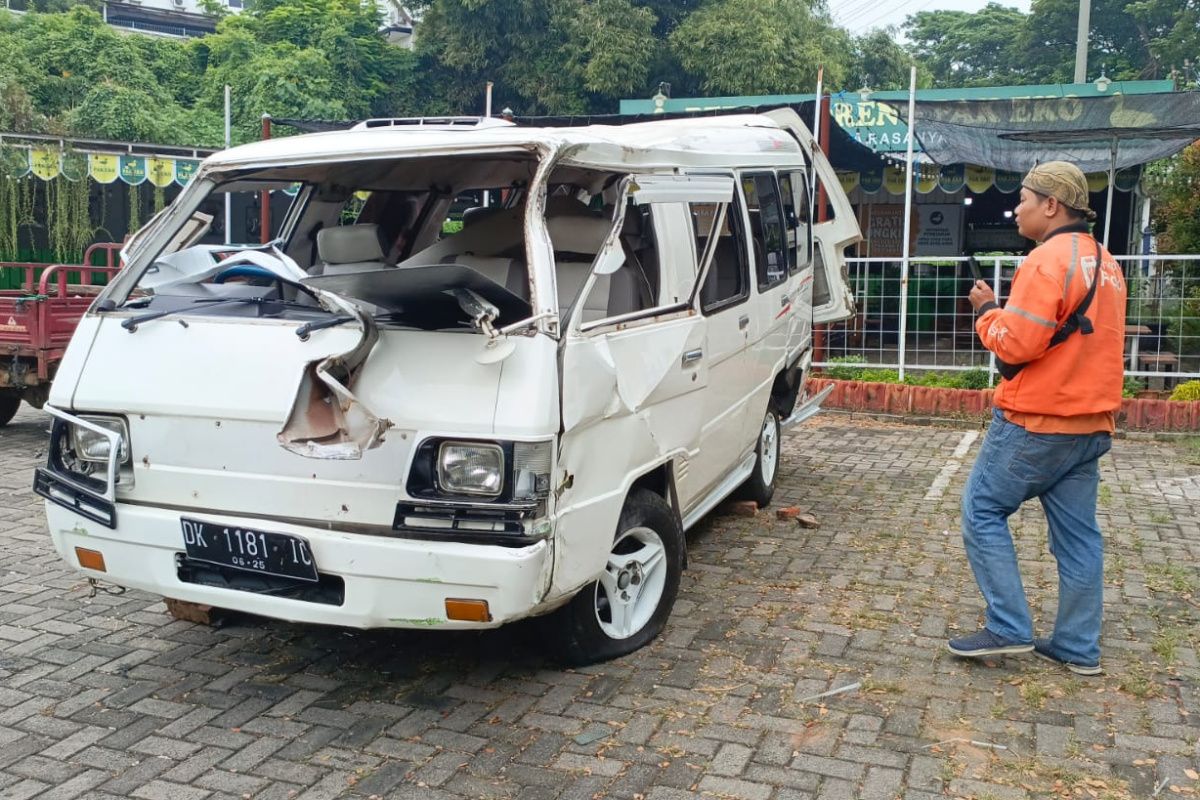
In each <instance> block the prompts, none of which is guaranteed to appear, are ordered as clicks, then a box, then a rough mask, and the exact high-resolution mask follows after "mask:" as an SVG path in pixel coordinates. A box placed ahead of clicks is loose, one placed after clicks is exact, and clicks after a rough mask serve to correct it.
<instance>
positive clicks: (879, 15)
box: [828, 0, 1030, 34]
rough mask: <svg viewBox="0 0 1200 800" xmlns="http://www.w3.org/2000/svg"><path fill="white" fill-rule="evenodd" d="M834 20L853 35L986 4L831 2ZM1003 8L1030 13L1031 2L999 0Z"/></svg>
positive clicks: (967, 0) (969, 0)
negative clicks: (913, 17)
mask: <svg viewBox="0 0 1200 800" xmlns="http://www.w3.org/2000/svg"><path fill="white" fill-rule="evenodd" d="M828 2H829V10H830V11H831V12H832V13H833V18H834V20H835V21H836V22H837V23H838V24H839V25H841V26H842V27H844V28H848V29H849V30H850V32H851V33H854V34H863V33H866V32H867V31H869V30H871V29H873V28H884V27H887V26H888V25H895V26H896V27H897V28H898V27H900V25H901V24H902V23H903V22H904V18H905V17H907V16H908V15H909V14H915V13H917V12H918V11H979V10H981V9H982V8H983V7H984V6H985V5H987V0H883V2H880V0H828ZM999 2H1000V3H1001V5H1004V6H1008V7H1010V8H1017V9H1018V10H1020V11H1023V12H1025V13H1026V14H1028V13H1029V3H1030V0H999Z"/></svg>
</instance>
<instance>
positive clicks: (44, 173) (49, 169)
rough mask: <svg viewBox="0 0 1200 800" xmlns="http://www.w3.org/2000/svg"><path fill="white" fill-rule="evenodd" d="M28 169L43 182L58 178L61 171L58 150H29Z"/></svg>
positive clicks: (60, 156)
mask: <svg viewBox="0 0 1200 800" xmlns="http://www.w3.org/2000/svg"><path fill="white" fill-rule="evenodd" d="M29 169H30V170H31V171H32V172H33V174H34V175H37V176H38V177H39V178H41V179H42V180H44V181H48V180H52V179H54V178H56V177H58V173H59V172H60V171H61V169H62V153H61V152H59V151H58V150H30V151H29Z"/></svg>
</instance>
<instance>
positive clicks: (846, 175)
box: [837, 170, 858, 194]
mask: <svg viewBox="0 0 1200 800" xmlns="http://www.w3.org/2000/svg"><path fill="white" fill-rule="evenodd" d="M837 176H838V182H839V183H841V184H842V191H843V192H845V193H846V194H850V193H851V192H853V191H854V190H855V189H856V188H858V172H857V171H856V170H855V171H850V170H846V171H842V172H838V174H837Z"/></svg>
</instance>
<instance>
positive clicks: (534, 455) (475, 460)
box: [407, 438, 554, 505]
mask: <svg viewBox="0 0 1200 800" xmlns="http://www.w3.org/2000/svg"><path fill="white" fill-rule="evenodd" d="M553 456H554V442H553V441H552V440H547V441H540V442H513V441H467V440H463V439H439V438H430V439H426V440H424V441H423V442H421V443H420V444H419V445H418V446H417V452H416V453H415V454H414V456H413V462H412V468H411V470H410V471H409V475H408V481H407V489H408V494H409V496H410V497H412V498H414V499H424V500H446V501H453V500H454V498H460V499H463V500H468V499H472V500H475V501H477V502H484V503H517V504H520V505H533V504H536V503H538V502H539V501H541V500H544V499H546V497H547V496H548V495H549V494H550V467H551V462H552V460H553Z"/></svg>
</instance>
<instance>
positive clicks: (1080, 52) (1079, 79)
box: [1075, 0, 1092, 83]
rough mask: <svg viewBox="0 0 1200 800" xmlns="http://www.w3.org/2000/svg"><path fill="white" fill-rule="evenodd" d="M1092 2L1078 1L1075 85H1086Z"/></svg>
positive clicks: (1089, 0)
mask: <svg viewBox="0 0 1200 800" xmlns="http://www.w3.org/2000/svg"><path fill="white" fill-rule="evenodd" d="M1091 16H1092V0H1079V29H1078V30H1077V31H1076V33H1075V83H1087V53H1088V31H1089V30H1090V28H1091Z"/></svg>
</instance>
